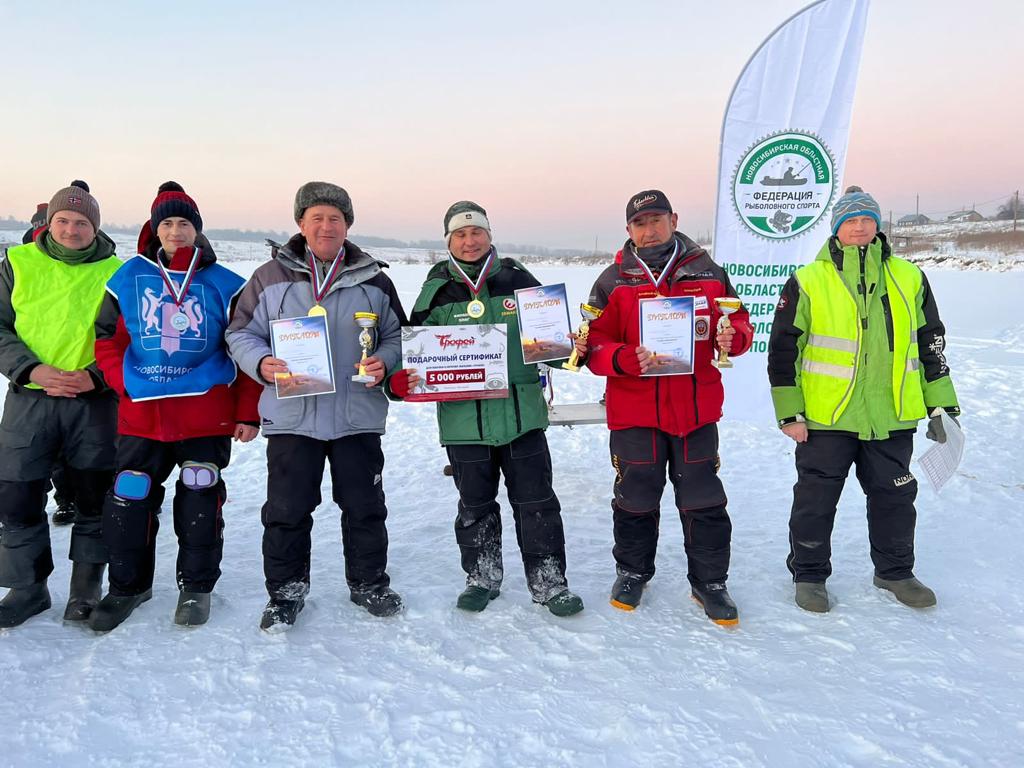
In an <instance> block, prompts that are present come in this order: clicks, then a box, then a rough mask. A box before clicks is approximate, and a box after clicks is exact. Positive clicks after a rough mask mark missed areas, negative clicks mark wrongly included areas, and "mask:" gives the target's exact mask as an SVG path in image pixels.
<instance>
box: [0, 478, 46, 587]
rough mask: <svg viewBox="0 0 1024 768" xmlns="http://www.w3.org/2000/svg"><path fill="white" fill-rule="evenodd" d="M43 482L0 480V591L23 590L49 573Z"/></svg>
mask: <svg viewBox="0 0 1024 768" xmlns="http://www.w3.org/2000/svg"><path fill="white" fill-rule="evenodd" d="M46 486H47V480H46V479H45V478H44V479H41V480H28V481H8V480H0V587H10V588H17V589H23V588H25V587H30V586H32V585H33V584H38V583H40V582H42V581H44V580H45V579H46V578H47V577H48V576H49V575H50V574H51V573H53V553H52V552H51V550H50V525H49V522H48V521H47V519H46V490H47V489H46Z"/></svg>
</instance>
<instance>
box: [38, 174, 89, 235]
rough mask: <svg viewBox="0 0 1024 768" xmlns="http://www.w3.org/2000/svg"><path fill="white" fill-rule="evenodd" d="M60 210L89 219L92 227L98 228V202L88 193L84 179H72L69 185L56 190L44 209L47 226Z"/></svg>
mask: <svg viewBox="0 0 1024 768" xmlns="http://www.w3.org/2000/svg"><path fill="white" fill-rule="evenodd" d="M61 211H74V212H75V213H80V214H82V215H83V216H85V218H87V219H88V220H89V223H90V224H92V228H93V229H94V230H96V231H97V232H99V230H100V204H99V203H97V202H96V198H95V197H93V196H92V195H90V194H89V185H88V184H86V183H85V182H84V181H77V180H76V181H72V182H71V184H70V186H67V187H64V189H61V190H58V191H57V193H56V194H55V195H54V196H53V197H52V198H51V199H50V204H49V206H47V209H46V225H47V226H49V225H50V222H51V221H53V217H54V216H56V215H57V214H58V213H60V212H61Z"/></svg>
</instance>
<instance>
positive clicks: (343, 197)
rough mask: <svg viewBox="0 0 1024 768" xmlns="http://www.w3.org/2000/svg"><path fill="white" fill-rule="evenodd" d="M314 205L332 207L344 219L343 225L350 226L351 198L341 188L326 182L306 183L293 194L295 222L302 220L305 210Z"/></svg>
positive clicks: (352, 215) (351, 215)
mask: <svg viewBox="0 0 1024 768" xmlns="http://www.w3.org/2000/svg"><path fill="white" fill-rule="evenodd" d="M314 205H333V206H334V207H335V208H337V209H338V210H339V211H341V215H342V216H344V217H345V223H346V224H347V225H348V226H350V227H351V226H352V222H353V221H355V218H356V217H355V214H354V213H353V212H352V198H351V197H349V196H348V192H346V191H345V190H344V189H342V188H341V187H339V186H337V185H335V184H331V183H329V182H326V181H307V182H306V183H305V184H303V185H302V186H301V187H299V191H298V192H296V193H295V221H296V222H298V221H299V219H301V218H302V214H304V213H305V212H306V209H307V208H312V207H313V206H314Z"/></svg>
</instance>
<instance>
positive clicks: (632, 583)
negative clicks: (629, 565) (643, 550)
mask: <svg viewBox="0 0 1024 768" xmlns="http://www.w3.org/2000/svg"><path fill="white" fill-rule="evenodd" d="M646 587H647V581H646V580H645V579H644V578H643V577H642V576H638V575H637V574H635V573H620V574H619V575H618V576H616V577H615V583H614V584H612V596H611V604H612V605H613V606H614V607H616V608H618V609H619V610H622V611H632V610H635V609H636V607H637V606H638V605H640V598H641V597H643V594H644V589H645V588H646Z"/></svg>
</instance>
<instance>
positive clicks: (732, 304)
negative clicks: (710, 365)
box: [715, 296, 743, 368]
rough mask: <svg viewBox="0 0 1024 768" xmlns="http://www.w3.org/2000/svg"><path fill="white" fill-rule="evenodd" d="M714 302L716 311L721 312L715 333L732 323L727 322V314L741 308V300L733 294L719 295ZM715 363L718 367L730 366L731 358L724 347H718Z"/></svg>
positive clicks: (729, 326) (730, 325)
mask: <svg viewBox="0 0 1024 768" xmlns="http://www.w3.org/2000/svg"><path fill="white" fill-rule="evenodd" d="M715 304H716V305H717V306H718V311H719V312H721V313H722V316H721V318H719V320H718V328H717V329H716V333H721V332H722V331H723V330H724V329H726V328H731V327H732V323H731V322H729V315H731V314H732V313H733V312H738V311H739V310H740V309H742V308H743V302H741V301H740V300H739V299H738V298H736V297H735V296H721V297H719V298H717V299H715ZM715 365H717V366H718V367H719V368H732V367H733V366H732V360H730V359H729V353H728V352H726V351H725V350H724V349H719V350H718V359H717V360H716V361H715Z"/></svg>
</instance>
